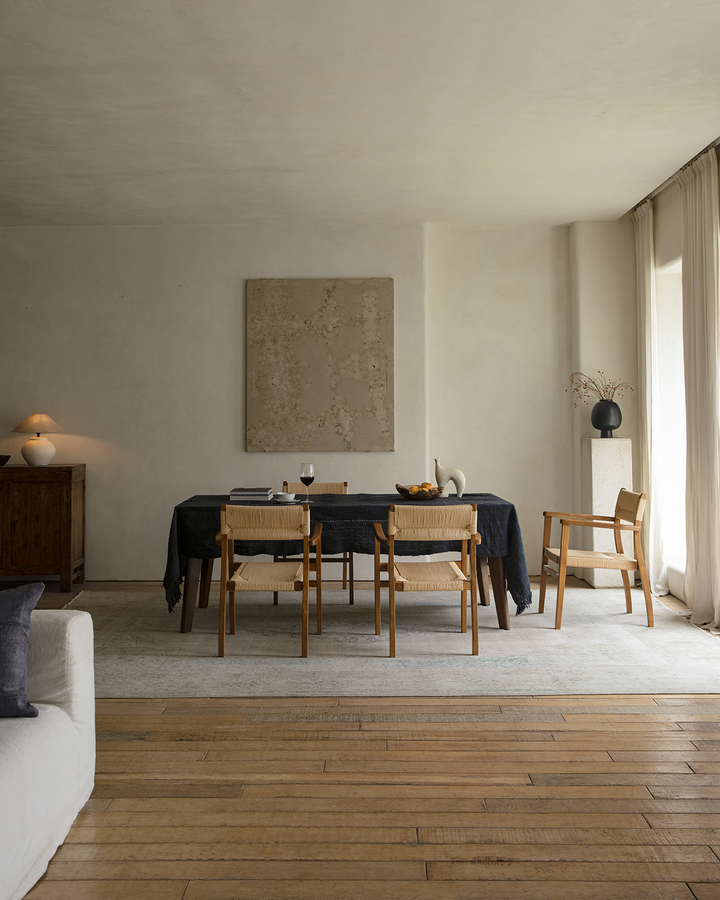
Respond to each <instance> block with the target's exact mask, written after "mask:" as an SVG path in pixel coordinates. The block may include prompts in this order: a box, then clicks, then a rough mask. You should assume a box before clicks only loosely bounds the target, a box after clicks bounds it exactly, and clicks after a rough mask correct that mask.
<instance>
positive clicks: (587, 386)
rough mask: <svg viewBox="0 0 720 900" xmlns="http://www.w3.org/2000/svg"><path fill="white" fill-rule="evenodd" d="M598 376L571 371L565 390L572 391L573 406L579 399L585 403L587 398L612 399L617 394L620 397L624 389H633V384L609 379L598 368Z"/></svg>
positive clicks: (587, 400) (588, 400) (588, 401)
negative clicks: (573, 396) (592, 376)
mask: <svg viewBox="0 0 720 900" xmlns="http://www.w3.org/2000/svg"><path fill="white" fill-rule="evenodd" d="M598 376H599V377H598V378H591V377H590V376H589V375H585V374H584V373H583V372H573V373H572V375H571V376H570V385H569V386H568V387H566V388H565V390H566V391H572V393H573V394H574V395H575V403H574V404H573V405H574V406H577V405H578V402H579V401H580V400H582V402H583V403H585V404H586V405H587V404H589V403H590V399H589V398H597V399H598V400H614V399H615V396H616V395H617V397H618V399H622V398H623V397H624V396H625V393H626V391H632V390H633V386H632V385H631V384H630V382H629V381H622V380H621V379H620V378H615V379H614V380H612V381H611V380H610V379H609V378H608V377H607V375H606V374H605V373H604V372H600V371H599V370H598Z"/></svg>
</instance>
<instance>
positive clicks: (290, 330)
mask: <svg viewBox="0 0 720 900" xmlns="http://www.w3.org/2000/svg"><path fill="white" fill-rule="evenodd" d="M394 418H395V417H394V400H393V280H392V278H257V279H250V280H249V281H248V283H247V449H248V450H249V451H264V452H271V451H293V450H297V451H300V450H306V451H311V450H312V451H325V450H329V451H332V450H360V451H388V450H394V449H395V423H394Z"/></svg>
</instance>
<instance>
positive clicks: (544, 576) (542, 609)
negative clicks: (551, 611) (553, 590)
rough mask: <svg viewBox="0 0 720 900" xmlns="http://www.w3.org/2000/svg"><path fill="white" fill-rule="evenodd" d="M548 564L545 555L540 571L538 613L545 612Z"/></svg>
mask: <svg viewBox="0 0 720 900" xmlns="http://www.w3.org/2000/svg"><path fill="white" fill-rule="evenodd" d="M547 564H548V561H547V559H546V558H545V555H544V554H543V558H542V568H541V569H540V598H539V599H538V612H539V613H544V612H545V588H546V587H547V572H546V571H545V566H546V565H547Z"/></svg>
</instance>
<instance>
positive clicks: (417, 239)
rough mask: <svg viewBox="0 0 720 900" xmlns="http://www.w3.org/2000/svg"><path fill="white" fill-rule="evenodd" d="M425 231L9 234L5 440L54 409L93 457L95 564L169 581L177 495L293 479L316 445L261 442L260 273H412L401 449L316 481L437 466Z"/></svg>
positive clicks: (321, 468)
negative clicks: (429, 433)
mask: <svg viewBox="0 0 720 900" xmlns="http://www.w3.org/2000/svg"><path fill="white" fill-rule="evenodd" d="M423 249H424V235H423V229H422V226H397V227H393V226H357V225H253V226H174V227H158V228H154V227H112V228H109V227H75V228H72V227H67V228H66V227H38V228H35V227H28V228H5V229H0V286H1V287H0V290H1V292H2V296H3V298H4V301H3V303H4V311H3V328H2V330H1V332H0V358H2V360H3V395H2V396H3V401H2V405H1V406H0V453H12V459H11V463H22V462H23V460H22V457H21V456H20V447H21V445H22V443H23V442H24V440H25V439H26V438H25V437H24V436H23V435H16V434H10V429H11V428H13V427H14V426H15V425H17V424H18V422H20V421H21V420H22V419H24V418H25V417H26V416H27V415H29V414H30V413H33V412H46V413H47V414H48V415H50V416H52V417H53V418H54V419H55V420H56V421H57V422H59V423H60V424H61V425H62V426H63V427H64V429H65V431H66V433H65V434H59V435H56V436H54V437H53V443H55V445H56V446H57V455H56V457H55V460H54V462H58V463H63V462H65V463H69V462H86V463H87V466H88V475H87V478H88V482H87V554H86V555H87V577H88V579H90V580H106V579H108V580H115V579H118V580H126V579H128V580H136V579H137V580H157V579H161V578H162V576H163V573H164V568H165V554H166V548H167V537H168V531H169V525H170V518H171V514H172V510H173V507H174V506H175V504H177V503H179V502H180V501H182V500H184V499H185V498H187V497H189V496H192V495H193V494H202V493H224V492H226V491H228V490H230V488H232V487H235V486H236V485H241V484H268V485H270V486H272V487H274V488H279V487H280V485H281V482H282V480H283V478H288V479H290V480H293V479H296V476H297V475H298V470H299V465H300V462H301V455H302V456H303V460H304V457H305V456H306V454H296V453H271V454H264V453H247V452H246V451H245V449H244V448H245V313H244V311H245V280H246V279H247V278H263V277H280V278H282V277H288V278H289V277H293V278H304V277H308V278H310V277H312V278H318V277H336V276H337V277H339V276H343V277H364V276H386V277H390V278H393V279H394V280H395V409H396V412H395V416H396V444H395V446H396V449H395V451H394V452H387V453H316V454H313V458H312V460H311V461H312V462H314V464H315V471H316V477H317V479H318V480H326V481H348V482H349V483H350V489H351V490H355V491H378V492H381V491H382V492H388V491H393V490H394V485H395V483H396V482H397V481H403V480H404V479H406V478H407V477H409V476H410V475H411V473H418V474H422V473H425V472H426V471H428V466H427V459H426V442H425V420H426V385H425V382H426V358H425V350H424V348H425V281H424V277H425V276H424V265H423Z"/></svg>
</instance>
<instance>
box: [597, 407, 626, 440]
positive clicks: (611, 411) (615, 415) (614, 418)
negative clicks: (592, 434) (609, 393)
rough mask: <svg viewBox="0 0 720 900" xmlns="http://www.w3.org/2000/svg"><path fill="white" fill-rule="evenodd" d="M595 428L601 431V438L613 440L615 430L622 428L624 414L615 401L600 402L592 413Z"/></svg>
mask: <svg viewBox="0 0 720 900" xmlns="http://www.w3.org/2000/svg"><path fill="white" fill-rule="evenodd" d="M590 421H591V422H592V425H593V428H597V429H599V431H600V437H601V438H611V437H612V436H613V430H614V429H615V428H618V427H619V426H620V423H621V422H622V413H621V412H620V407H619V406H618V405H617V403H616V402H615V401H614V400H598V402H597V403H596V404H595V406H593V408H592V412H591V413H590Z"/></svg>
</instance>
